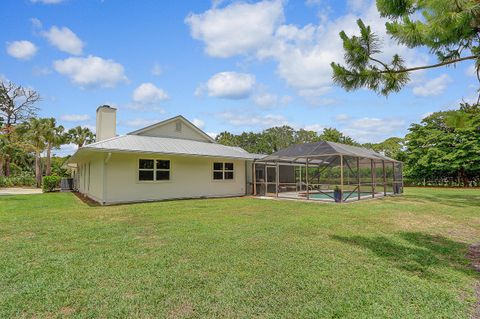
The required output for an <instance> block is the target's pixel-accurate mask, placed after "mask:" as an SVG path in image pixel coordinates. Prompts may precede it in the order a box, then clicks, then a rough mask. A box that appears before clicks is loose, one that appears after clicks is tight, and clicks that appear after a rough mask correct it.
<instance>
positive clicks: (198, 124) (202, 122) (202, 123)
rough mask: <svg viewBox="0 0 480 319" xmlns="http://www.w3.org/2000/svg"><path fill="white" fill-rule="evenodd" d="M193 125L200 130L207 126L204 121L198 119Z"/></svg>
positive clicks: (194, 120)
mask: <svg viewBox="0 0 480 319" xmlns="http://www.w3.org/2000/svg"><path fill="white" fill-rule="evenodd" d="M192 123H193V125H195V126H196V127H198V128H200V129H202V128H203V127H204V126H205V122H204V121H202V120H201V119H197V118H195V119H193V120H192Z"/></svg>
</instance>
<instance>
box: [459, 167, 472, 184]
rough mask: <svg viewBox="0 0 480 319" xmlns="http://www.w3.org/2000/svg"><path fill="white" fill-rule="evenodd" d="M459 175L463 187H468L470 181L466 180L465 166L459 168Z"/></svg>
mask: <svg viewBox="0 0 480 319" xmlns="http://www.w3.org/2000/svg"><path fill="white" fill-rule="evenodd" d="M460 176H461V180H462V183H463V187H469V186H470V185H469V184H470V181H469V180H468V176H467V174H465V168H463V167H461V168H460Z"/></svg>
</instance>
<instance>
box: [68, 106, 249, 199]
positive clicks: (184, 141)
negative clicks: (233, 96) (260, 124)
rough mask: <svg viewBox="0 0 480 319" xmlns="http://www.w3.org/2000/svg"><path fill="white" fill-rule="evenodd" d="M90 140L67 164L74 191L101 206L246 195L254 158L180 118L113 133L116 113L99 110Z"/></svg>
mask: <svg viewBox="0 0 480 319" xmlns="http://www.w3.org/2000/svg"><path fill="white" fill-rule="evenodd" d="M96 116H97V117H96V136H97V139H96V142H95V143H92V144H89V145H86V146H83V147H81V148H79V149H78V150H77V152H76V153H75V154H74V155H73V156H72V157H71V158H70V159H69V160H68V162H67V165H69V166H70V167H74V168H75V171H76V175H75V184H76V188H77V190H78V191H79V192H80V193H82V194H84V195H85V196H87V197H89V198H91V199H93V200H95V201H97V202H99V203H101V204H103V205H108V204H115V203H126V202H139V201H156V200H164V199H179V198H202V197H229V196H242V195H246V194H251V193H252V189H253V187H252V162H253V160H254V159H255V158H258V155H255V154H250V153H248V152H247V151H245V150H243V149H241V148H239V147H230V146H225V145H221V144H218V143H216V142H215V140H214V139H212V138H211V137H210V136H209V135H208V134H206V133H205V132H203V131H202V130H201V129H199V128H198V127H196V126H195V125H194V124H192V123H191V122H190V121H188V120H187V119H186V118H184V117H183V116H176V117H173V118H171V119H168V120H165V121H162V122H159V123H156V124H153V125H150V126H147V127H145V128H142V129H139V130H136V131H134V132H131V133H128V134H127V135H119V136H117V135H116V109H115V108H112V107H109V106H105V105H104V106H100V107H99V108H98V109H97V114H96Z"/></svg>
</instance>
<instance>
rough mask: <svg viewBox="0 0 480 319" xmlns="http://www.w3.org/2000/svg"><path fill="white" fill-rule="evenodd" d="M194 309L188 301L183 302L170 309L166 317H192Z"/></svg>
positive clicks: (173, 318) (174, 318)
mask: <svg viewBox="0 0 480 319" xmlns="http://www.w3.org/2000/svg"><path fill="white" fill-rule="evenodd" d="M194 313H195V310H194V308H193V306H192V304H190V303H189V302H184V303H181V304H180V305H178V306H177V307H175V308H173V309H171V310H170V312H169V314H168V318H172V319H176V318H189V317H192V316H193V314H194Z"/></svg>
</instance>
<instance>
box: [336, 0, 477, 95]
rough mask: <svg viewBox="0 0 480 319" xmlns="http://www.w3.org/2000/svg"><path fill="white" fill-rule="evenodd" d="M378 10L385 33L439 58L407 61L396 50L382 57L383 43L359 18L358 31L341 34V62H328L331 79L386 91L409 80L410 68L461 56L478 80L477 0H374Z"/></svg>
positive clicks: (448, 61)
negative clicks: (416, 63)
mask: <svg viewBox="0 0 480 319" xmlns="http://www.w3.org/2000/svg"><path fill="white" fill-rule="evenodd" d="M377 9H378V11H379V13H380V15H381V16H382V17H384V18H387V19H389V22H387V23H386V29H387V33H388V34H389V35H390V36H391V37H392V38H393V39H394V40H396V41H397V42H398V43H400V44H403V45H406V46H408V47H410V48H415V47H425V48H427V49H429V50H430V52H431V53H432V54H434V55H435V56H436V57H437V59H438V62H437V63H434V64H431V65H422V66H415V67H407V66H406V65H405V61H404V59H403V58H402V57H401V56H399V55H398V54H395V55H394V56H393V57H391V59H390V61H382V60H381V59H380V58H379V54H380V53H381V51H382V43H381V41H380V39H379V37H378V36H377V35H376V34H375V33H374V32H373V31H372V30H371V28H370V26H367V25H365V24H364V22H363V21H362V20H358V21H357V23H358V26H359V28H360V35H358V36H350V37H349V36H347V34H346V33H345V32H344V31H342V32H341V33H340V37H341V39H342V41H343V48H344V50H345V55H344V59H345V64H346V65H345V66H344V65H341V64H339V63H336V62H332V64H331V66H332V69H333V80H334V82H335V83H337V84H339V85H341V86H342V87H344V88H345V89H347V90H355V89H359V88H362V87H365V88H368V89H370V90H373V91H375V92H377V93H380V94H383V95H388V94H389V93H391V92H398V91H399V90H400V89H401V88H402V87H403V86H404V85H405V84H406V83H408V81H409V74H410V72H412V71H416V70H422V69H428V68H436V67H441V66H445V65H449V64H453V63H458V62H461V61H466V60H470V61H475V65H476V70H477V77H478V78H479V80H480V75H479V68H480V47H479V45H480V44H479V39H480V2H479V1H478V0H377Z"/></svg>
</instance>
